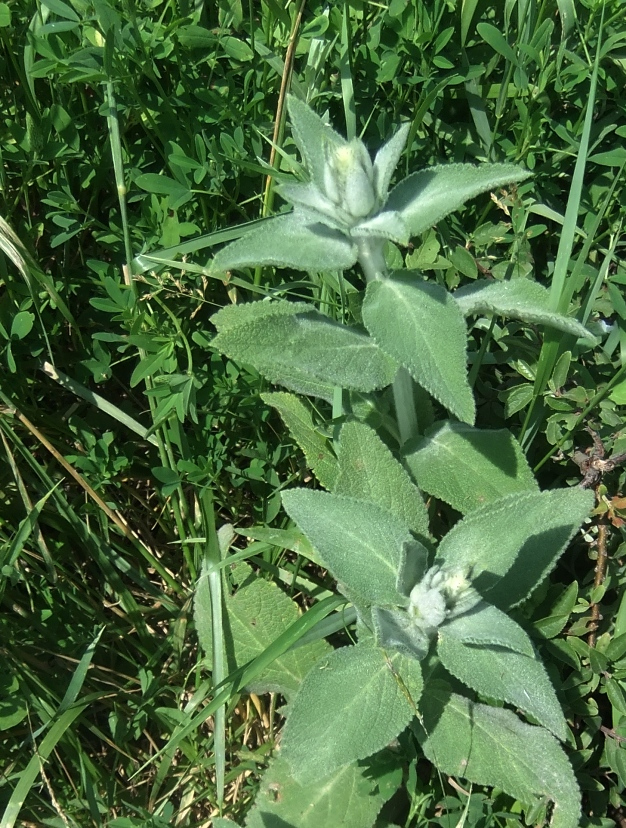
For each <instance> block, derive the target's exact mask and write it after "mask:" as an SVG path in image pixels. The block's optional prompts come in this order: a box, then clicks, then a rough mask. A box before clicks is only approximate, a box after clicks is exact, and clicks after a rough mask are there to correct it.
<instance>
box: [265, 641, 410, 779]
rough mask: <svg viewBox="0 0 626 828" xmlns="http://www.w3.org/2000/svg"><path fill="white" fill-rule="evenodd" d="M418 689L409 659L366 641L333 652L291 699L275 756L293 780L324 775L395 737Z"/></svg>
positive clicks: (378, 748) (408, 716) (305, 680)
mask: <svg viewBox="0 0 626 828" xmlns="http://www.w3.org/2000/svg"><path fill="white" fill-rule="evenodd" d="M396 671H397V673H398V674H399V676H400V679H401V681H399V680H398V678H397V677H396V674H395V673H396ZM402 685H404V687H403V686H402ZM405 688H406V690H408V692H409V693H410V695H411V700H412V703H411V701H409V700H408V699H407V697H406V695H405V693H406V690H405ZM421 691H422V676H421V670H420V665H419V663H418V662H417V661H416V660H415V659H408V658H405V657H403V656H402V655H401V654H400V653H392V654H390V655H389V656H387V655H386V654H385V653H384V652H383V651H382V650H380V649H379V648H378V647H372V646H371V645H370V644H367V643H359V644H357V645H356V646H354V647H342V648H341V649H338V650H335V651H334V652H333V653H331V654H330V655H329V656H326V657H324V658H322V659H321V660H320V661H319V662H318V663H317V664H316V665H315V666H314V667H313V669H312V670H311V671H310V673H309V674H308V676H306V678H305V679H304V681H303V682H302V684H301V686H300V689H299V691H298V693H297V694H296V697H295V698H294V700H293V702H292V703H291V705H290V708H289V712H288V715H287V722H286V724H285V729H284V731H283V739H282V745H281V756H282V757H283V758H284V759H285V760H286V761H287V762H288V763H289V766H290V768H291V772H292V774H293V776H294V778H295V780H296V781H297V782H300V783H303V782H306V781H312V780H316V779H325V778H328V777H330V776H331V775H332V774H334V773H335V772H336V771H337V769H338V768H341V767H342V766H343V765H347V764H349V763H351V762H354V761H355V760H357V759H364V758H366V757H367V756H371V755H372V754H373V753H375V752H376V751H378V750H381V749H382V748H384V747H386V746H387V745H388V744H389V742H391V741H392V739H395V738H396V736H398V734H399V733H401V731H403V730H404V728H405V727H406V726H407V725H408V724H409V722H410V721H411V719H412V718H413V715H414V706H413V705H414V704H416V703H417V702H418V700H419V697H420V695H421ZM383 711H384V714H383Z"/></svg>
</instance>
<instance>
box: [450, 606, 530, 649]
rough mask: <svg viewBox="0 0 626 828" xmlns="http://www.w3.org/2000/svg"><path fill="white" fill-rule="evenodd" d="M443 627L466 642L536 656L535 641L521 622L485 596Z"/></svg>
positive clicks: (459, 639) (451, 636) (456, 638)
mask: <svg viewBox="0 0 626 828" xmlns="http://www.w3.org/2000/svg"><path fill="white" fill-rule="evenodd" d="M440 631H442V632H443V633H445V635H446V636H447V637H448V638H454V639H455V640H456V641H460V642H461V643H463V644H478V645H482V646H485V645H493V646H497V647H504V648H505V649H507V650H513V652H516V653H521V654H522V655H527V656H529V657H530V658H534V657H535V649H534V647H533V644H532V641H531V640H530V638H529V637H528V635H527V634H526V632H524V630H523V629H522V628H521V627H520V625H519V624H517V623H516V622H515V621H513V619H512V618H510V617H509V616H508V615H507V614H506V613H504V612H502V611H501V610H499V609H497V607H494V606H492V605H491V604H487V603H486V602H485V601H482V600H481V601H478V603H477V604H475V605H474V606H473V607H472V608H471V609H470V610H468V611H467V612H464V613H462V614H461V615H457V616H456V617H455V618H452V619H451V620H450V621H446V622H445V624H444V625H443V626H442V627H441V628H440Z"/></svg>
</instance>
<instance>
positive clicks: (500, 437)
mask: <svg viewBox="0 0 626 828" xmlns="http://www.w3.org/2000/svg"><path fill="white" fill-rule="evenodd" d="M405 463H406V465H407V466H408V468H409V470H410V471H411V474H412V475H413V477H414V479H415V480H416V481H417V483H418V485H419V486H421V487H422V488H423V489H424V490H425V491H427V492H430V494H432V495H434V496H435V497H438V498H439V499H440V500H445V501H446V503H449V504H450V505H451V506H453V507H454V508H455V509H458V511H459V512H463V513H464V514H466V513H467V512H471V511H472V510H473V509H477V508H478V507H480V506H484V505H485V504H486V503H490V502H491V501H493V500H498V499H499V498H501V497H504V496H505V495H507V494H512V493H513V492H523V491H529V490H534V491H536V490H537V488H538V486H537V482H536V480H535V476H534V474H533V472H532V469H531V468H530V466H529V465H528V461H527V460H526V457H525V455H524V452H523V451H522V449H521V448H520V445H519V443H518V442H517V440H516V439H515V437H513V435H512V434H511V432H510V431H508V430H507V429H504V428H501V429H497V430H488V429H481V428H474V427H473V426H470V425H467V424H466V423H454V422H448V421H446V422H444V423H438V424H437V425H435V426H433V428H431V429H428V430H427V431H426V435H425V436H424V437H423V438H421V439H420V440H419V442H418V443H417V444H416V443H415V442H413V443H412V444H411V445H409V446H407V454H406V456H405Z"/></svg>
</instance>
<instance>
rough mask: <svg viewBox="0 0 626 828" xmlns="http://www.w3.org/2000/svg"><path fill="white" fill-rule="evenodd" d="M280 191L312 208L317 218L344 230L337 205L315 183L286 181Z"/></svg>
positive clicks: (289, 199) (297, 202) (294, 202)
mask: <svg viewBox="0 0 626 828" xmlns="http://www.w3.org/2000/svg"><path fill="white" fill-rule="evenodd" d="M278 192H279V193H280V195H281V196H282V197H283V198H284V199H285V200H286V201H289V202H291V204H294V205H296V206H298V207H304V208H305V210H311V211H312V212H313V213H315V215H316V216H317V220H318V221H320V222H321V223H322V224H326V225H327V226H328V227H334V228H335V229H337V230H342V229H343V227H344V226H345V224H344V223H342V222H340V221H338V220H337V213H338V211H337V207H336V205H334V204H333V203H332V201H330V200H329V199H328V198H326V196H325V195H324V194H323V193H321V192H320V191H319V190H318V188H317V186H316V185H315V184H313V183H310V182H309V183H302V182H300V181H295V182H286V183H285V184H281V185H280V186H279V187H278Z"/></svg>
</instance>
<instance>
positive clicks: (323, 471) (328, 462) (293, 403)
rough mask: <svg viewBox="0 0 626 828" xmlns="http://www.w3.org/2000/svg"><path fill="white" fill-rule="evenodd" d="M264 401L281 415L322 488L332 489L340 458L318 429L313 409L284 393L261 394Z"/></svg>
mask: <svg viewBox="0 0 626 828" xmlns="http://www.w3.org/2000/svg"><path fill="white" fill-rule="evenodd" d="M261 399H262V400H263V402H266V403H267V404H268V405H271V406H273V408H275V409H276V410H277V411H278V413H279V414H280V416H281V418H282V419H283V422H284V423H285V425H286V426H287V428H288V429H289V433H290V434H291V436H292V437H293V438H294V440H295V441H296V443H297V444H298V445H299V446H300V448H301V449H302V451H303V452H304V455H305V457H306V460H307V464H308V466H309V468H310V469H311V471H312V472H313V474H314V475H315V477H316V478H317V479H318V480H319V482H320V483H321V484H322V486H324V488H325V489H332V488H333V487H334V485H335V482H336V480H337V475H338V472H339V467H338V463H337V458H336V457H335V455H334V454H333V453H332V450H331V448H330V446H329V445H328V440H327V439H326V437H324V436H323V434H320V432H319V431H318V430H317V429H316V428H315V426H314V424H313V417H312V415H311V411H310V410H309V408H308V407H307V406H306V405H305V404H304V403H303V402H302V401H301V400H299V399H298V397H296V396H295V395H294V394H287V393H285V392H283V391H276V392H274V393H270V394H261Z"/></svg>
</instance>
